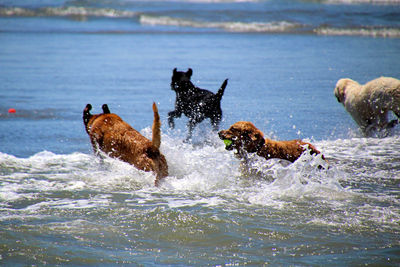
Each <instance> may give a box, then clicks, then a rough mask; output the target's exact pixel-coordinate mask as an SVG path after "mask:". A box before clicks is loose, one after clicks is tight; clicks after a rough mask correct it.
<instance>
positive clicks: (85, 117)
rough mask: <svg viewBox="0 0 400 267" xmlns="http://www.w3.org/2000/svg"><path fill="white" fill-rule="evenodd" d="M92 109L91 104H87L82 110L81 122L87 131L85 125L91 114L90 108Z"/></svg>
mask: <svg viewBox="0 0 400 267" xmlns="http://www.w3.org/2000/svg"><path fill="white" fill-rule="evenodd" d="M91 109H92V105H90V104H87V105H86V107H85V109H84V110H83V116H82V118H83V124H85V129H86V131H87V125H88V123H89V120H90V118H91V117H92V116H93V115H92V114H90V110H91Z"/></svg>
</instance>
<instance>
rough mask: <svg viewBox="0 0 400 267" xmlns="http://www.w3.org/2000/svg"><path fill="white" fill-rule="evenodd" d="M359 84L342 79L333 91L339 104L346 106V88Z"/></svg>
mask: <svg viewBox="0 0 400 267" xmlns="http://www.w3.org/2000/svg"><path fill="white" fill-rule="evenodd" d="M354 83H357V82H355V81H353V80H352V79H348V78H346V79H340V80H339V81H338V82H337V83H336V87H335V90H333V93H334V94H335V96H336V99H337V101H338V102H339V103H342V104H344V101H345V100H346V87H347V86H349V85H350V84H354Z"/></svg>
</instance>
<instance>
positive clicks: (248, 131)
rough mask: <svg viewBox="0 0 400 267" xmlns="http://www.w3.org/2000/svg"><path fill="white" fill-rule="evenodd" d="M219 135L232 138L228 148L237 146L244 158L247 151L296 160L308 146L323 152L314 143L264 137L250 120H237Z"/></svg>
mask: <svg viewBox="0 0 400 267" xmlns="http://www.w3.org/2000/svg"><path fill="white" fill-rule="evenodd" d="M219 137H220V138H221V139H222V140H225V139H228V140H231V141H232V145H230V146H227V149H228V150H232V149H234V148H235V149H236V152H237V155H238V156H239V157H240V158H242V159H246V153H257V155H258V156H260V157H263V158H265V159H272V158H278V159H285V160H288V161H291V162H294V161H296V160H297V159H298V158H299V157H300V156H301V154H302V153H303V152H304V151H305V150H306V148H305V147H307V146H308V149H309V150H310V152H311V154H320V153H321V152H320V151H319V150H318V149H316V148H315V147H314V146H313V145H312V144H310V143H307V142H303V141H302V140H290V141H274V140H271V139H268V138H264V134H263V133H262V132H261V131H260V130H259V129H257V128H256V127H255V126H254V124H253V123H251V122H248V121H239V122H236V123H235V124H233V125H232V126H231V127H230V128H229V129H228V130H222V131H220V132H219ZM322 158H324V157H322Z"/></svg>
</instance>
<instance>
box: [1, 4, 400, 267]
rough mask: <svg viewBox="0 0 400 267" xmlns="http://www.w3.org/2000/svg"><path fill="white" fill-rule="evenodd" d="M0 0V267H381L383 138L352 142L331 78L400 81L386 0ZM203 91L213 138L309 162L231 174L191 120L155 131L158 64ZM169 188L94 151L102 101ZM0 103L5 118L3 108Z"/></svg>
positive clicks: (386, 198) (223, 156) (391, 9)
mask: <svg viewBox="0 0 400 267" xmlns="http://www.w3.org/2000/svg"><path fill="white" fill-rule="evenodd" d="M370 2H371V1H368V3H367V1H158V2H156V1H125V0H124V1H112V2H110V1H35V2H33V1H0V265H1V266H31V265H37V266H44V265H49V266H60V265H61V266H115V265H127V266H135V265H145V266H160V265H168V266H169V265H178V266H207V265H211V266H232V265H238V266H242V265H255V266H262V265H268V264H271V265H278V266H279V265H284V266H288V265H289V266H312V265H315V266H321V265H324V266H325V265H326V266H358V265H374V266H398V265H399V264H400V257H399V253H400V243H399V236H400V224H399V221H400V198H399V195H400V152H399V151H400V138H399V134H400V130H399V128H398V127H397V128H395V129H394V130H393V132H392V133H390V134H389V136H387V137H385V138H375V137H374V138H364V137H362V136H361V135H360V133H359V131H358V129H357V126H356V125H355V123H354V122H353V120H352V119H351V117H350V116H349V114H347V113H346V112H345V110H344V108H343V107H342V106H341V105H340V104H339V103H338V102H337V101H336V99H335V97H334V95H333V88H334V86H335V84H336V81H337V80H338V79H340V78H344V77H349V78H352V79H354V80H357V81H359V82H360V83H365V82H367V81H369V80H372V79H374V78H377V77H379V76H391V77H396V78H400V71H399V70H400V53H399V51H400V43H399V39H398V37H399V34H398V32H399V20H398V19H397V17H398V15H399V5H398V3H397V2H396V1H372V3H370ZM175 67H176V68H178V69H179V70H186V69H187V68H189V67H190V68H192V69H193V77H192V81H193V82H194V83H195V84H196V85H197V86H199V87H201V88H207V89H209V90H211V91H213V92H216V91H217V89H218V88H219V86H220V85H221V83H222V82H223V81H224V80H225V79H226V78H228V79H229V83H228V86H227V88H226V91H225V94H224V96H223V100H222V109H223V112H224V114H223V122H222V124H221V128H224V129H225V128H228V127H229V126H230V125H231V124H233V123H234V122H236V121H239V120H248V121H252V122H253V123H254V124H255V125H256V126H257V127H258V128H259V129H260V130H262V131H263V132H264V133H265V135H266V137H269V138H272V139H278V140H289V139H295V138H302V139H304V140H306V141H309V142H311V143H313V144H314V145H315V146H316V147H317V148H318V149H319V150H321V151H322V153H323V154H324V155H325V157H326V159H327V161H328V165H329V167H326V168H325V169H322V170H321V169H320V168H318V166H319V165H324V166H327V163H326V162H324V161H323V160H322V159H321V158H320V157H318V156H317V157H314V156H311V155H309V154H308V153H305V154H304V155H302V157H301V158H300V159H299V160H298V161H296V162H295V163H294V164H288V163H286V162H283V161H280V160H275V159H274V160H269V161H266V160H264V159H261V158H258V157H256V156H255V157H253V158H252V160H253V161H252V164H253V167H254V168H255V169H257V170H259V175H257V176H251V175H250V176H248V175H244V174H243V173H241V171H240V162H239V161H238V159H236V158H235V156H234V155H233V153H232V152H231V151H227V150H225V148H224V144H223V142H222V141H221V140H219V138H218V136H217V135H216V134H215V133H213V132H212V131H211V127H210V126H209V123H208V122H207V121H206V122H204V123H202V124H200V125H199V126H198V127H197V128H196V130H195V132H194V138H193V140H192V142H190V143H185V142H183V140H184V139H185V136H186V133H187V129H186V122H187V118H184V117H182V118H179V119H177V120H176V122H177V127H176V129H173V130H172V129H169V128H168V126H167V113H168V112H169V111H171V110H173V107H174V100H175V94H174V92H173V91H171V89H170V79H171V74H172V70H173V68H175ZM153 101H156V102H157V103H158V107H159V111H160V115H161V119H162V124H163V125H162V144H161V152H162V153H163V154H164V155H165V157H166V158H167V161H168V165H169V174H170V175H169V176H168V177H167V178H165V179H164V180H163V182H162V183H161V185H160V187H158V188H156V187H154V176H153V175H152V174H151V173H146V172H142V171H138V170H137V169H135V168H134V167H132V166H130V165H129V164H126V163H123V162H121V161H118V160H116V159H111V158H108V157H106V156H104V155H103V157H101V158H100V157H96V156H95V155H94V154H93V152H92V148H91V146H90V141H89V137H88V136H87V134H86V132H85V130H84V127H83V122H82V110H83V108H84V107H85V106H86V104H87V103H91V104H92V105H93V112H94V113H97V112H100V111H101V105H102V104H103V103H107V104H108V105H109V107H110V109H111V112H115V113H117V114H118V115H120V116H121V117H122V118H123V119H124V120H125V121H126V122H128V123H129V124H130V125H132V126H133V127H134V128H135V129H137V130H139V131H141V133H142V134H143V135H145V136H147V137H150V136H151V123H152V117H153V114H152V109H151V104H152V102H153ZM10 108H13V109H15V111H16V112H15V113H9V112H8V110H9V109H10Z"/></svg>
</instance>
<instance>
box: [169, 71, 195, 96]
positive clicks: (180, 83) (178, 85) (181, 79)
mask: <svg viewBox="0 0 400 267" xmlns="http://www.w3.org/2000/svg"><path fill="white" fill-rule="evenodd" d="M192 74H193V70H192V69H190V68H189V69H188V70H187V71H186V72H184V71H177V69H176V68H175V69H174V70H173V71H172V78H171V89H172V90H173V91H180V90H182V89H184V88H185V87H186V86H187V85H188V84H190V83H191V82H190V78H191V77H192Z"/></svg>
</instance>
